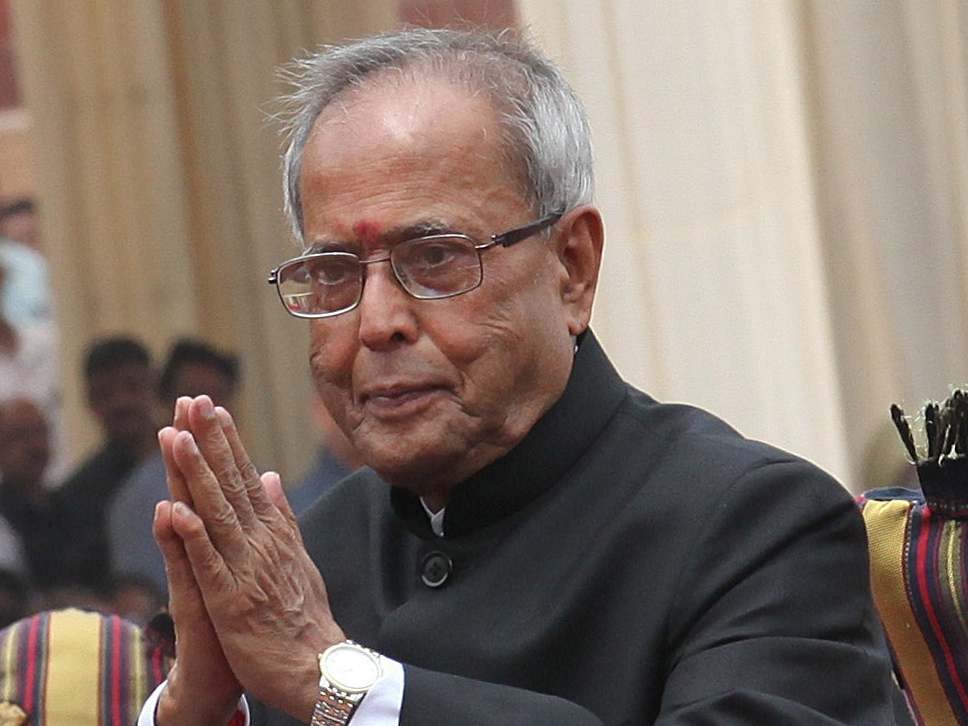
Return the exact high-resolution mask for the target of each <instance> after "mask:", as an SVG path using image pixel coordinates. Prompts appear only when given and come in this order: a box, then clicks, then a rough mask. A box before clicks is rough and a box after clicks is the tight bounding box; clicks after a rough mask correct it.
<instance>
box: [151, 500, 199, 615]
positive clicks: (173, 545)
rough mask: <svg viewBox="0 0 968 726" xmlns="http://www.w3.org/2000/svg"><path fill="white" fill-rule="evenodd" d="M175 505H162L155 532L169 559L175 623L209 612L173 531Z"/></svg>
mask: <svg viewBox="0 0 968 726" xmlns="http://www.w3.org/2000/svg"><path fill="white" fill-rule="evenodd" d="M171 515H172V503H171V502H168V501H162V502H158V504H157V505H155V517H154V522H153V524H152V532H153V534H154V536H155V541H156V542H157V543H158V548H159V549H160V550H161V555H162V557H163V558H164V560H165V576H166V578H167V579H168V598H169V605H168V609H169V610H171V613H172V617H174V618H175V624H176V625H177V624H178V618H179V617H180V616H186V617H191V616H194V615H198V614H200V613H202V612H203V611H204V610H205V606H204V604H203V603H202V593H201V590H199V589H198V583H197V582H195V575H194V574H193V573H192V565H191V562H189V560H188V555H187V554H186V553H185V545H184V544H183V543H182V540H181V538H180V537H179V536H178V534H177V533H176V532H175V530H174V529H173V528H172V523H171Z"/></svg>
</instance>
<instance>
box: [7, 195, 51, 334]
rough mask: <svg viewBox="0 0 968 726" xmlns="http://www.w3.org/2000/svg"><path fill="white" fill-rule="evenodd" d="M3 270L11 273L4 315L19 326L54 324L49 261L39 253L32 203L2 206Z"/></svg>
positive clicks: (8, 280) (9, 203) (12, 203)
mask: <svg viewBox="0 0 968 726" xmlns="http://www.w3.org/2000/svg"><path fill="white" fill-rule="evenodd" d="M0 266H2V267H5V268H6V269H7V285H6V287H5V288H4V290H3V293H2V294H0V312H3V314H4V316H5V317H6V318H7V319H8V320H10V321H11V322H14V323H16V324H18V325H23V324H26V323H33V322H39V321H50V320H51V316H52V314H53V313H52V309H51V293H50V279H49V275H48V272H47V261H46V260H45V259H44V256H43V255H42V254H41V253H40V251H39V237H38V235H37V224H36V215H35V210H34V205H33V202H31V201H30V200H28V199H20V200H15V201H12V202H8V203H7V204H4V205H2V206H0Z"/></svg>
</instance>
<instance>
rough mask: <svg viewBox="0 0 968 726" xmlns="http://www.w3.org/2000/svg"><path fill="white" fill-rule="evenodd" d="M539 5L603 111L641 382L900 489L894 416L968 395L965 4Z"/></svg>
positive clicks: (629, 358) (747, 1) (609, 306)
mask: <svg viewBox="0 0 968 726" xmlns="http://www.w3.org/2000/svg"><path fill="white" fill-rule="evenodd" d="M519 7H520V10H521V13H522V16H523V19H524V21H525V22H526V23H528V24H529V25H530V26H531V28H532V30H533V32H534V33H535V35H536V36H537V37H538V38H539V40H540V41H541V43H542V44H543V45H544V46H545V47H546V48H547V49H548V50H549V51H550V52H551V53H552V55H553V56H555V57H556V58H558V59H559V60H560V61H561V62H562V63H563V65H564V66H565V68H566V70H567V72H568V75H569V76H570V77H571V78H572V79H573V80H574V82H575V85H576V88H577V90H578V93H579V95H581V96H582V97H583V98H584V99H585V101H586V103H587V104H588V107H589V111H590V114H591V116H592V123H593V128H594V132H595V140H596V151H597V154H596V155H597V164H598V172H599V194H598V198H599V202H600V204H601V206H602V207H603V209H604V210H605V213H606V224H607V232H608V239H607V243H606V263H605V269H604V272H603V279H602V289H601V293H600V295H599V298H598V302H597V310H596V315H595V318H594V325H595V327H596V328H597V329H598V330H599V331H600V334H601V337H602V338H603V339H604V342H605V345H606V347H607V349H608V350H609V351H610V353H611V354H612V355H613V356H614V357H615V359H616V360H617V362H618V364H619V367H620V369H621V370H623V371H624V372H625V373H626V374H627V375H628V376H629V377H630V378H631V379H632V380H634V381H635V382H636V383H638V384H639V385H641V386H643V387H644V388H646V389H647V390H650V391H652V392H654V393H655V394H657V395H658V396H660V397H662V398H665V399H673V400H685V401H690V402H695V403H699V404H700V405H703V406H707V407H709V408H711V409H713V410H714V411H717V412H718V413H720V414H722V415H723V416H725V417H726V418H727V419H728V420H730V421H731V422H733V423H734V424H735V425H736V426H737V427H738V428H740V429H741V430H742V431H744V432H745V433H747V434H749V435H752V436H755V437H758V438H763V439H765V440H768V441H770V442H774V443H777V444H779V445H781V446H784V447H786V448H789V449H792V450H793V451H796V452H798V453H801V454H803V455H805V456H807V457H808V458H810V459H813V460H814V461H816V462H818V463H819V464H821V465H822V466H824V467H825V468H827V469H829V470H830V471H831V472H832V473H834V474H835V475H837V476H838V477H839V478H841V480H842V481H844V482H845V483H846V484H848V485H849V486H850V487H851V488H853V489H855V490H859V489H862V488H865V487H869V486H872V485H875V484H878V483H879V482H876V481H875V482H872V481H870V480H869V479H868V478H867V476H866V475H865V471H864V465H863V463H862V459H863V453H864V451H865V449H866V448H867V444H868V443H869V442H870V441H871V440H872V438H873V437H875V436H876V435H877V432H878V430H879V428H881V427H882V425H883V424H884V422H885V421H887V415H888V414H887V410H888V406H889V405H890V403H892V402H894V401H904V402H906V403H908V404H909V406H910V407H911V408H913V406H914V405H916V404H918V403H919V402H920V401H921V400H923V399H924V398H927V397H929V396H930V397H935V398H940V397H943V396H945V395H946V394H947V393H948V384H952V383H964V382H966V381H968V366H966V363H965V361H966V352H968V350H966V346H968V310H966V286H965V281H966V272H968V267H966V264H968V260H966V254H965V253H966V249H968V121H966V119H968V104H966V93H968V90H966V89H968V72H966V68H968V63H966V60H968V10H966V6H965V5H964V3H963V2H960V1H959V0H930V1H927V2H925V1H924V0H892V1H891V2H877V3H869V2H840V3H834V2H813V1H810V0H683V1H682V2H664V1H657V0H650V1H649V2H640V1H639V0H520V2H519ZM897 455H898V459H899V460H900V459H901V458H902V457H901V447H900V445H899V444H898V446H897Z"/></svg>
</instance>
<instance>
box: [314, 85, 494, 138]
mask: <svg viewBox="0 0 968 726" xmlns="http://www.w3.org/2000/svg"><path fill="white" fill-rule="evenodd" d="M468 110H472V113H471V114H467V113H466V111H468ZM496 121H497V115H496V113H495V112H494V109H493V107H492V106H491V104H490V103H489V101H487V100H486V99H485V98H483V97H482V96H481V95H480V94H473V93H471V92H469V91H467V90H466V89H464V88H460V87H459V86H456V85H455V84H453V83H450V82H448V81H445V80H438V79H414V80H409V81H402V82H392V83H391V82H386V81H382V80H376V81H371V82H367V83H366V84H364V85H362V86H359V87H354V88H352V89H349V90H347V91H345V92H343V93H342V94H341V95H340V96H338V97H337V98H336V99H335V100H334V101H333V102H331V103H330V104H329V105H328V106H326V107H325V108H324V109H323V110H322V111H321V112H320V114H319V117H318V118H317V119H316V122H315V123H314V124H313V130H312V132H311V135H310V141H309V143H310V145H312V143H313V141H314V140H315V141H322V142H323V145H324V146H327V147H328V148H329V150H330V151H331V152H332V151H336V152H339V151H343V150H346V151H351V150H352V151H356V150H360V149H365V148H368V147H372V146H374V145H377V144H379V145H382V146H386V147H390V146H396V147H398V148H402V149H408V148H412V149H418V148H421V147H424V146H428V145H432V144H434V143H435V141H434V139H433V137H434V136H435V135H443V134H446V135H450V136H454V137H457V136H463V137H466V138H467V141H468V142H470V143H480V142H481V141H482V140H483V139H486V138H487V137H488V135H489V133H491V127H492V126H493V125H494V124H495V122H496ZM319 137H323V138H322V139H320V138H319ZM334 137H338V138H339V141H340V143H339V144H335V143H332V142H333V140H334ZM327 142H330V143H327Z"/></svg>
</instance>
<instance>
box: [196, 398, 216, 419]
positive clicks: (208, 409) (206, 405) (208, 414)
mask: <svg viewBox="0 0 968 726" xmlns="http://www.w3.org/2000/svg"><path fill="white" fill-rule="evenodd" d="M196 400H197V401H198V412H199V413H200V414H202V418H207V419H211V418H215V408H214V407H213V406H212V399H211V398H209V397H208V396H199V397H198V398H197V399H196Z"/></svg>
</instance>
